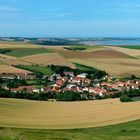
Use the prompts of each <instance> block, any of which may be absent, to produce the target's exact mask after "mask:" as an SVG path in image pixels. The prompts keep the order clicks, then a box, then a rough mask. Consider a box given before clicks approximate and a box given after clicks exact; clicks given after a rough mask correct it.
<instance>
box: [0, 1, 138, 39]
mask: <svg viewBox="0 0 140 140" xmlns="http://www.w3.org/2000/svg"><path fill="white" fill-rule="evenodd" d="M0 36H1V37H17V36H18V37H140V0H0Z"/></svg>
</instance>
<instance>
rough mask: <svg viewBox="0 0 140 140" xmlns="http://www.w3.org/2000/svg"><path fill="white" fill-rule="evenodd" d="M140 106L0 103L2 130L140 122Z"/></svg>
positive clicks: (103, 102)
mask: <svg viewBox="0 0 140 140" xmlns="http://www.w3.org/2000/svg"><path fill="white" fill-rule="evenodd" d="M139 106H140V102H131V103H121V102H120V101H119V99H108V100H100V101H87V102H84V101H83V102H44V101H41V102H40V101H30V100H18V99H3V98H1V99H0V126H6V127H19V128H39V129H42V128H44V129H63V128H84V127H97V126H104V125H111V124H117V123H122V122H127V121H132V120H136V119H139V118H140V109H139Z"/></svg>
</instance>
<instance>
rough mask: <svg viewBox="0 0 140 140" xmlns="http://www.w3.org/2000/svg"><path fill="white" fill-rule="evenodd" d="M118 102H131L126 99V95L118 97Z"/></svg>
mask: <svg viewBox="0 0 140 140" xmlns="http://www.w3.org/2000/svg"><path fill="white" fill-rule="evenodd" d="M120 101H121V102H131V101H132V100H131V98H130V97H128V95H122V96H121V97H120Z"/></svg>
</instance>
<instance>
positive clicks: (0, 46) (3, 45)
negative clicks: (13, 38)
mask: <svg viewBox="0 0 140 140" xmlns="http://www.w3.org/2000/svg"><path fill="white" fill-rule="evenodd" d="M40 47H41V45H35V44H29V43H21V42H20V43H18V42H0V49H6V48H8V49H16V48H18V49H20V48H40Z"/></svg>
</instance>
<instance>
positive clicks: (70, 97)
mask: <svg viewBox="0 0 140 140" xmlns="http://www.w3.org/2000/svg"><path fill="white" fill-rule="evenodd" d="M57 100H58V101H78V100H80V94H79V93H78V92H73V91H65V92H64V93H59V94H58V95H57Z"/></svg>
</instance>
